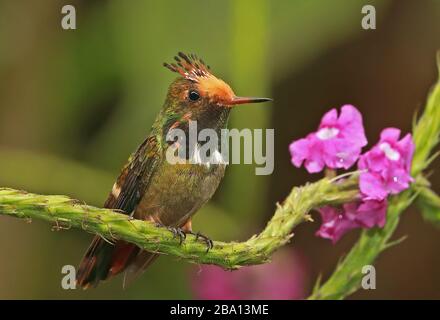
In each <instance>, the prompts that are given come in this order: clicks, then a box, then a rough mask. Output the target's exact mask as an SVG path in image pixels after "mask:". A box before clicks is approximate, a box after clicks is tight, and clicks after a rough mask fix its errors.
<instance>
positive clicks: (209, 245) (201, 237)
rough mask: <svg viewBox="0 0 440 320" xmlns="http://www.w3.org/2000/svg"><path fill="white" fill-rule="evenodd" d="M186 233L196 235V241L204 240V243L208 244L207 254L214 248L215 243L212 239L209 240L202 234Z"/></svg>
mask: <svg viewBox="0 0 440 320" xmlns="http://www.w3.org/2000/svg"><path fill="white" fill-rule="evenodd" d="M186 233H189V234H192V235H194V236H195V237H196V241H197V240H199V239H202V241H204V242H205V243H206V252H208V251H209V250H211V249H212V248H213V247H214V242H213V241H212V240H211V239H210V238H208V237H207V236H205V235H203V234H201V233H200V232H193V231H188V232H186Z"/></svg>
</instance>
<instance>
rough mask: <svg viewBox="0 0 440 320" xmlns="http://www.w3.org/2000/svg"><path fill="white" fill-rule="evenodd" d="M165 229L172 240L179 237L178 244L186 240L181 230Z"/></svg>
mask: <svg viewBox="0 0 440 320" xmlns="http://www.w3.org/2000/svg"><path fill="white" fill-rule="evenodd" d="M167 229H168V230H169V231H171V232H172V233H173V238H175V237H177V236H179V244H182V243H183V241H184V240H185V239H186V233H185V232H183V230H182V229H181V228H175V227H167Z"/></svg>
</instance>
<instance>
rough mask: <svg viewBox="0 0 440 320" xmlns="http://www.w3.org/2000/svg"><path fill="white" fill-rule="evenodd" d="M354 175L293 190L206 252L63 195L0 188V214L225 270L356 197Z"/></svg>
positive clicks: (257, 257) (266, 253) (254, 258)
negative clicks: (256, 229) (254, 225)
mask: <svg viewBox="0 0 440 320" xmlns="http://www.w3.org/2000/svg"><path fill="white" fill-rule="evenodd" d="M356 180H357V179H356V176H355V175H353V176H352V177H351V178H349V179H346V180H343V181H338V182H337V183H336V182H334V181H332V180H329V179H322V180H320V181H318V182H315V183H310V184H307V185H305V186H303V187H296V188H293V190H292V191H291V193H290V195H289V196H288V197H287V198H286V199H285V201H284V202H283V203H282V204H279V205H278V206H277V209H276V211H275V214H274V216H273V217H272V219H271V220H270V221H269V223H268V224H267V226H266V228H265V229H264V230H263V231H262V232H261V233H260V234H258V235H255V236H253V237H251V238H250V239H249V240H247V241H244V242H229V243H225V242H219V241H215V242H214V247H213V248H212V249H211V250H209V251H208V252H207V250H206V249H207V248H206V245H205V243H203V242H201V241H196V239H195V237H194V236H193V235H188V236H187V239H186V240H185V241H184V242H183V243H182V244H180V241H179V239H177V238H176V237H174V236H173V234H172V233H171V232H170V231H168V230H167V229H165V228H161V227H157V226H155V225H154V224H152V223H150V222H147V221H141V220H136V219H132V218H130V217H129V216H127V215H125V214H122V213H120V212H117V211H113V210H109V209H101V208H96V207H92V206H88V205H85V204H82V203H81V202H79V201H77V200H73V199H71V198H69V197H66V196H56V195H55V196H44V195H38V194H32V193H26V192H24V191H19V190H14V189H9V188H0V214H3V215H9V216H14V217H18V218H24V219H41V220H45V221H48V222H50V223H52V224H53V228H54V229H56V230H63V229H70V228H79V229H82V230H85V231H87V232H90V233H93V234H98V235H100V236H102V237H103V238H105V239H107V240H108V241H110V242H114V241H116V240H125V241H127V242H130V243H134V244H136V245H137V246H139V247H141V248H143V249H145V250H149V251H153V252H158V253H162V254H168V255H172V256H175V257H179V258H182V259H185V260H188V261H190V262H194V263H201V264H215V265H218V266H221V267H223V268H227V269H236V268H239V267H240V266H244V265H253V264H261V263H265V262H267V261H268V260H269V258H270V255H271V254H272V253H273V252H274V251H275V250H276V249H278V248H279V247H281V246H283V245H284V244H286V243H287V242H288V241H289V239H290V238H291V236H292V234H291V232H292V229H293V228H294V227H295V226H296V225H298V224H299V223H300V222H302V221H304V220H306V219H310V217H309V215H308V213H309V212H310V210H312V209H313V208H316V207H319V206H322V205H325V204H336V203H344V202H347V201H350V200H353V199H355V198H356V196H357V193H358V191H357V182H356Z"/></svg>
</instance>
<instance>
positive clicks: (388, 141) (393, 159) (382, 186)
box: [358, 128, 414, 200]
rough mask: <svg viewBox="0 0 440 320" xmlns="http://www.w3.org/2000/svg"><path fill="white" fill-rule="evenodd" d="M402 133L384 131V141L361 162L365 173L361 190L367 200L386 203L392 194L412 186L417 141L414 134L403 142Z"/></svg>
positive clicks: (391, 129) (398, 131) (360, 166)
mask: <svg viewBox="0 0 440 320" xmlns="http://www.w3.org/2000/svg"><path fill="white" fill-rule="evenodd" d="M399 137H400V130H399V129H396V128H387V129H384V130H383V131H382V133H381V135H380V141H379V143H378V144H376V145H375V146H374V147H373V148H372V149H371V150H370V151H368V152H366V153H365V154H363V155H362V156H361V157H360V159H359V163H358V167H359V169H361V170H363V171H364V172H362V173H361V175H360V178H359V188H360V190H361V192H362V194H363V196H364V198H366V199H376V200H383V199H385V198H386V197H387V196H388V194H397V193H399V192H401V191H402V190H405V189H407V188H408V187H409V183H410V182H412V181H413V178H412V177H411V176H410V169H411V161H412V157H413V154H414V142H413V140H412V136H411V134H407V135H406V136H405V137H404V138H402V139H401V140H399Z"/></svg>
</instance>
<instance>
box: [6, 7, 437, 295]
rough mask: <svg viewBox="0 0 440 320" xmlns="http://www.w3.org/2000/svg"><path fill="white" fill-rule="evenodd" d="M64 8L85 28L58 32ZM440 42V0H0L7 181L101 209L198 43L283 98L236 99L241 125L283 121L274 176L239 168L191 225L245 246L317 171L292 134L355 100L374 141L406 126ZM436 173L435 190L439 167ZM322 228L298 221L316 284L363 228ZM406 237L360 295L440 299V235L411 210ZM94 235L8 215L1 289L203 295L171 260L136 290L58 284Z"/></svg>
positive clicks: (240, 89)
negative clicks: (307, 164)
mask: <svg viewBox="0 0 440 320" xmlns="http://www.w3.org/2000/svg"><path fill="white" fill-rule="evenodd" d="M64 4H72V5H74V6H75V7H76V13H77V29H76V30H63V29H62V28H61V25H60V21H61V18H62V14H61V8H62V6H63V5H64ZM365 4H373V5H375V7H376V10H377V29H376V30H369V31H366V30H363V29H362V28H361V24H360V23H361V19H362V17H363V15H362V14H361V8H362V6H363V5H365ZM439 48H440V1H438V0H423V1H411V0H396V1H391V0H390V1H385V0H381V1H365V0H364V1H361V0H335V1H324V0H321V1H318V0H312V1H311V0H289V1H287V0H286V1H269V0H238V1H232V0H230V1H213V0H208V1H202V0H199V1H194V0H191V1H169V0H166V1H164V0H161V1H146V0H145V1H135V0H132V1H122V0H109V1H97V0H94V1H91V0H87V1H86V0H83V1H78V0H77V1H75V0H70V1H59V0H41V1H38V2H37V1H30V0H28V1H13V0H8V1H5V0H0V168H1V169H0V186H8V187H14V188H20V189H24V190H27V191H32V192H37V193H47V194H67V195H69V196H72V197H74V198H78V199H81V200H83V201H85V202H87V203H89V204H92V205H96V206H101V205H102V203H103V202H104V200H105V198H106V196H107V194H108V192H109V190H110V189H111V186H112V184H113V181H114V180H115V178H116V177H117V175H118V173H119V170H120V168H121V166H122V165H123V164H124V162H125V161H126V159H127V158H128V156H129V154H130V153H131V152H132V151H133V150H134V149H135V148H136V146H137V145H138V144H139V143H140V142H141V141H142V140H143V138H144V137H145V136H146V134H147V133H148V131H149V128H150V126H151V124H152V122H153V119H154V117H155V115H156V113H157V112H158V111H159V109H160V108H161V105H162V103H163V100H164V97H165V94H166V90H167V87H168V85H169V83H170V82H171V81H172V80H173V79H174V77H175V75H174V74H172V73H170V72H169V71H167V70H166V69H164V68H163V67H162V63H163V62H164V61H171V59H172V57H173V55H174V54H175V53H176V52H177V51H186V52H195V53H197V54H198V55H200V56H201V57H203V58H204V60H205V61H207V62H208V63H209V64H210V65H211V67H212V69H213V70H214V72H215V73H216V74H217V75H219V76H220V77H221V78H223V79H225V80H226V81H227V82H229V83H230V84H231V86H232V87H233V88H234V90H235V92H236V93H238V94H242V95H260V96H265V95H267V96H270V97H273V98H274V100H275V102H274V103H272V104H265V105H255V106H244V107H243V108H237V109H236V110H235V111H234V112H233V114H232V117H231V123H230V127H237V128H244V127H248V128H275V171H274V174H273V175H270V176H255V175H254V169H255V168H254V166H252V165H233V166H230V167H229V169H228V170H227V174H226V177H225V180H224V182H223V184H222V185H221V187H220V189H219V190H218V192H217V194H216V195H215V198H214V199H213V201H211V202H210V203H209V205H208V206H207V207H205V208H203V209H202V211H203V212H201V213H199V214H198V215H197V216H196V218H195V221H194V224H195V227H194V228H195V230H203V232H204V233H206V234H209V235H210V236H211V237H212V238H214V239H218V240H244V239H246V238H247V237H249V236H250V235H252V234H254V233H257V232H259V230H260V229H261V228H262V227H263V226H264V224H265V222H266V221H267V219H268V218H269V217H270V216H271V214H272V212H273V210H274V204H275V202H276V201H281V200H282V199H283V198H284V197H285V195H287V193H288V192H289V190H290V189H291V187H292V186H293V185H298V184H302V183H304V182H305V181H310V180H315V179H318V178H319V175H315V176H312V177H311V176H309V175H307V174H305V172H304V170H299V169H295V168H293V167H292V166H291V165H290V159H289V154H288V151H287V146H288V144H289V143H290V142H291V140H293V139H297V138H298V137H300V136H302V135H304V134H305V133H307V132H309V131H311V130H313V129H315V127H316V126H317V124H318V122H319V119H320V117H321V115H322V113H323V112H325V111H327V110H328V109H330V108H331V107H338V106H340V105H342V104H345V103H352V104H354V105H356V106H357V107H358V108H359V109H360V110H361V111H362V113H363V115H364V123H365V127H366V131H367V135H368V138H369V141H370V143H374V142H375V141H376V140H377V138H378V135H379V132H380V130H381V129H382V128H383V127H385V126H397V127H400V128H402V130H404V131H409V130H410V129H411V120H412V116H413V113H414V112H415V110H416V109H419V110H420V108H421V107H422V106H423V104H424V101H425V97H426V95H427V93H428V90H429V87H430V86H431V85H432V84H433V83H434V81H435V80H436V77H437V75H436V68H435V52H436V50H437V49H439ZM438 163H439V162H436V163H434V166H433V168H435V167H438ZM432 181H433V183H434V189H435V190H436V191H439V185H440V184H439V182H440V181H439V175H438V173H435V174H434V175H433V176H432ZM316 220H317V221H318V222H319V219H316ZM318 227H319V224H318V223H309V224H306V225H301V226H300V227H298V228H297V230H296V232H295V237H294V238H293V240H292V244H291V245H290V247H291V248H293V247H295V248H296V250H297V251H298V252H300V253H301V255H302V256H304V257H305V259H306V260H307V266H308V269H309V271H308V272H309V275H308V277H309V280H310V281H308V282H307V283H309V286H308V287H307V288H305V290H306V291H309V290H310V287H311V285H312V284H313V281H314V279H315V278H316V276H317V275H318V274H319V273H323V275H324V277H325V276H327V275H328V274H329V273H330V272H331V271H332V270H333V267H334V265H335V263H336V261H337V260H338V258H339V257H340V255H342V254H344V253H346V252H347V251H348V250H349V248H350V247H351V246H352V244H353V242H354V241H355V240H356V237H357V234H356V232H354V233H350V234H349V235H348V236H346V237H344V239H342V241H340V243H338V244H337V245H336V246H332V245H331V244H330V242H329V241H326V240H323V239H318V238H316V237H315V236H314V232H315V231H316V229H317V228H318ZM397 233H398V235H405V234H406V235H409V238H408V239H407V240H406V241H404V243H402V244H400V245H399V246H397V247H394V248H392V249H390V250H389V251H388V252H386V253H384V254H383V255H382V256H381V257H380V259H379V260H378V262H377V277H378V279H377V289H376V290H374V291H372V290H370V291H362V290H361V291H360V292H358V293H356V294H355V295H353V296H352V297H353V298H365V299H369V298H437V299H440V275H439V274H438V270H439V269H440V256H439V255H438V247H439V245H440V230H438V229H435V228H434V227H433V226H431V225H429V224H427V223H425V222H424V221H423V220H422V218H421V217H420V214H419V212H418V211H417V210H416V209H412V210H409V211H408V212H407V213H406V214H405V215H404V217H403V220H402V223H401V225H400V226H399V229H398V232H397ZM91 238H92V236H91V235H89V234H86V233H85V232H81V231H77V230H70V231H62V232H61V231H60V232H52V231H51V228H50V226H49V225H48V224H47V223H42V222H39V221H34V222H32V223H31V224H26V223H25V222H24V221H21V220H16V219H12V218H7V217H0V252H1V254H0V261H1V263H0V298H25V299H31V298H43V299H44V298H66V299H78V298H116V299H125V298H135V299H149V298H157V299H162V298H191V297H192V293H191V291H190V283H189V281H190V280H189V279H190V277H188V273H189V269H190V268H193V267H194V266H192V265H189V264H187V263H185V262H181V261H177V260H176V259H175V258H170V257H163V258H161V259H159V260H158V262H157V263H155V264H154V265H153V266H152V267H151V268H150V269H149V270H148V272H146V273H145V274H144V276H143V277H142V278H141V279H140V280H139V281H138V282H137V283H135V284H134V285H133V286H131V287H129V288H128V289H125V290H123V289H122V288H121V278H120V277H118V279H114V280H113V281H110V282H108V283H105V284H103V285H101V286H100V287H98V288H97V289H96V290H89V291H81V290H63V289H62V288H61V284H60V283H61V278H62V276H63V275H62V274H61V268H62V266H63V265H66V264H71V265H77V264H78V262H79V260H80V259H81V257H82V255H83V253H84V251H85V249H86V247H87V246H88V243H89V241H90V240H91Z"/></svg>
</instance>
